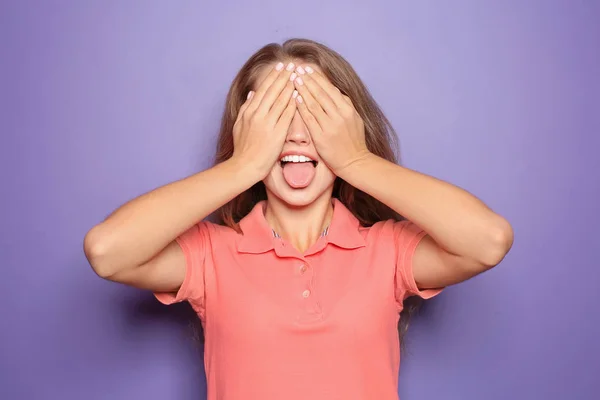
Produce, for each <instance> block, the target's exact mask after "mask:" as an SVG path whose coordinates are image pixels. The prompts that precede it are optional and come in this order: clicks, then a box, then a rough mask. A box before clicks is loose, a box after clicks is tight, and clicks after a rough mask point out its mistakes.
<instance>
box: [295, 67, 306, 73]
mask: <svg viewBox="0 0 600 400" xmlns="http://www.w3.org/2000/svg"><path fill="white" fill-rule="evenodd" d="M296 71H298V73H299V74H300V75H304V69H302V67H298V68H296Z"/></svg>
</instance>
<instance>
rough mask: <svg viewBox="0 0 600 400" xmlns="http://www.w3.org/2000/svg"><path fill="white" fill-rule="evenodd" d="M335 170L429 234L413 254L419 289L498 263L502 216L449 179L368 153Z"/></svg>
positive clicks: (503, 246)
mask: <svg viewBox="0 0 600 400" xmlns="http://www.w3.org/2000/svg"><path fill="white" fill-rule="evenodd" d="M340 174H341V177H342V179H345V180H346V181H347V182H348V183H350V184H351V185H353V186H355V187H357V188H358V189H360V190H362V191H364V192H366V193H369V194H370V195H371V196H373V197H375V198H376V199H378V200H380V201H381V202H383V203H385V204H387V205H388V206H389V207H391V208H392V209H394V210H395V211H397V212H398V213H400V214H402V215H403V216H405V217H406V218H407V219H409V220H410V221H412V222H414V223H416V224H417V225H419V226H420V227H421V228H422V229H424V230H425V231H426V232H427V233H428V234H429V236H428V237H425V238H424V239H423V242H421V244H420V245H419V247H418V248H417V251H416V253H415V256H414V259H413V273H414V277H415V280H416V282H417V284H418V285H419V287H420V288H438V287H444V286H448V285H452V284H456V283H459V282H462V281H465V280H467V279H469V278H471V277H473V276H475V275H477V274H479V273H481V272H483V271H485V270H487V269H489V268H491V267H493V266H495V265H497V264H498V263H500V261H502V259H503V258H504V256H505V255H506V253H507V252H508V251H509V249H510V247H511V245H512V240H513V237H512V235H513V233H512V229H511V226H510V224H509V223H508V222H507V221H506V220H505V219H504V218H502V217H501V216H500V215H498V214H496V213H494V212H493V211H492V210H490V209H489V208H488V207H487V206H486V205H485V204H484V203H483V202H482V201H480V200H479V199H477V198H476V197H475V196H473V195H471V194H470V193H468V192H467V191H465V190H463V189H460V188H458V187H456V186H453V185H451V184H449V183H446V182H444V181H441V180H438V179H436V178H433V177H430V176H428V175H425V174H421V173H419V172H416V171H412V170H410V169H407V168H404V167H401V166H398V165H396V164H393V163H391V162H389V161H386V160H384V159H382V158H379V157H377V156H374V155H368V156H367V157H364V158H363V159H361V160H359V161H357V162H355V163H353V164H351V165H350V166H348V167H347V168H346V169H345V170H343V171H342V172H340Z"/></svg>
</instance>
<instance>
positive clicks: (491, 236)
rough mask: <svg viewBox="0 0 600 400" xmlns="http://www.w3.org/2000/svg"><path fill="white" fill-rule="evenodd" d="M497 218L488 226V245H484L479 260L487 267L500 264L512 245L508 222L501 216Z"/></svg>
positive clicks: (511, 230) (510, 228)
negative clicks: (483, 250)
mask: <svg viewBox="0 0 600 400" xmlns="http://www.w3.org/2000/svg"><path fill="white" fill-rule="evenodd" d="M498 219H499V220H498V221H497V222H495V223H494V224H493V226H492V227H490V228H488V234H487V237H488V240H487V242H488V245H487V246H485V247H484V248H485V252H484V253H483V254H482V257H481V260H480V261H481V263H482V264H483V265H484V266H485V267H486V268H487V269H491V268H493V267H495V266H496V265H498V264H500V263H501V262H502V260H503V259H504V257H505V256H506V255H507V254H508V252H509V251H510V249H511V247H512V245H513V240H514V233H513V229H512V227H511V225H510V223H509V222H508V221H507V220H505V219H504V218H502V217H499V218H498Z"/></svg>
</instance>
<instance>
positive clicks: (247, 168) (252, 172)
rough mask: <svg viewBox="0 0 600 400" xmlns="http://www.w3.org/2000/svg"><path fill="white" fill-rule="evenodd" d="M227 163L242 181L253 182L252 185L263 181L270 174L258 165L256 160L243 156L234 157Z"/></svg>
mask: <svg viewBox="0 0 600 400" xmlns="http://www.w3.org/2000/svg"><path fill="white" fill-rule="evenodd" d="M225 163H227V165H229V166H230V167H231V168H232V169H233V170H234V171H235V173H236V176H238V177H239V178H240V179H243V180H249V181H251V182H252V185H254V184H255V183H257V182H260V181H262V180H263V179H264V178H265V176H266V175H267V173H268V171H265V168H264V167H262V166H260V165H259V164H258V163H256V162H255V160H251V159H248V158H246V157H243V156H236V155H233V156H232V157H231V158H229V159H228V160H226V161H225Z"/></svg>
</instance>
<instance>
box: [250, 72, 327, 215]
mask: <svg viewBox="0 0 600 400" xmlns="http://www.w3.org/2000/svg"><path fill="white" fill-rule="evenodd" d="M302 65H310V66H311V67H312V68H313V69H315V70H316V71H319V68H318V67H317V66H315V65H313V64H304V63H303V64H302ZM269 70H270V68H269V67H266V68H264V69H263V71H262V73H261V75H260V76H259V78H258V80H257V83H258V84H259V85H260V82H262V80H263V79H264V78H265V77H266V75H267V74H268V72H269ZM255 89H256V88H255ZM279 160H280V161H279V162H277V163H275V165H274V166H273V168H272V169H271V172H270V173H269V175H267V177H266V178H265V179H264V180H263V183H264V184H265V186H266V188H267V196H268V197H269V198H270V199H272V197H273V196H275V197H276V198H278V199H279V200H281V201H283V202H284V203H286V204H288V205H290V206H294V207H302V206H307V205H309V204H311V203H313V202H314V201H315V200H317V199H318V198H320V197H322V196H331V192H332V190H333V183H334V181H335V178H336V176H335V174H334V173H333V172H332V171H331V170H330V169H329V168H328V167H327V165H325V163H324V162H322V160H321V158H320V157H319V154H318V153H317V150H316V148H315V146H314V143H313V141H312V139H311V135H310V132H309V131H308V128H307V127H306V124H305V123H304V120H303V119H302V117H300V114H299V113H298V111H296V114H295V115H294V118H293V119H292V122H291V124H290V126H289V128H288V131H287V137H286V140H285V143H284V145H283V148H282V150H281V155H280V157H279Z"/></svg>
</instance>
